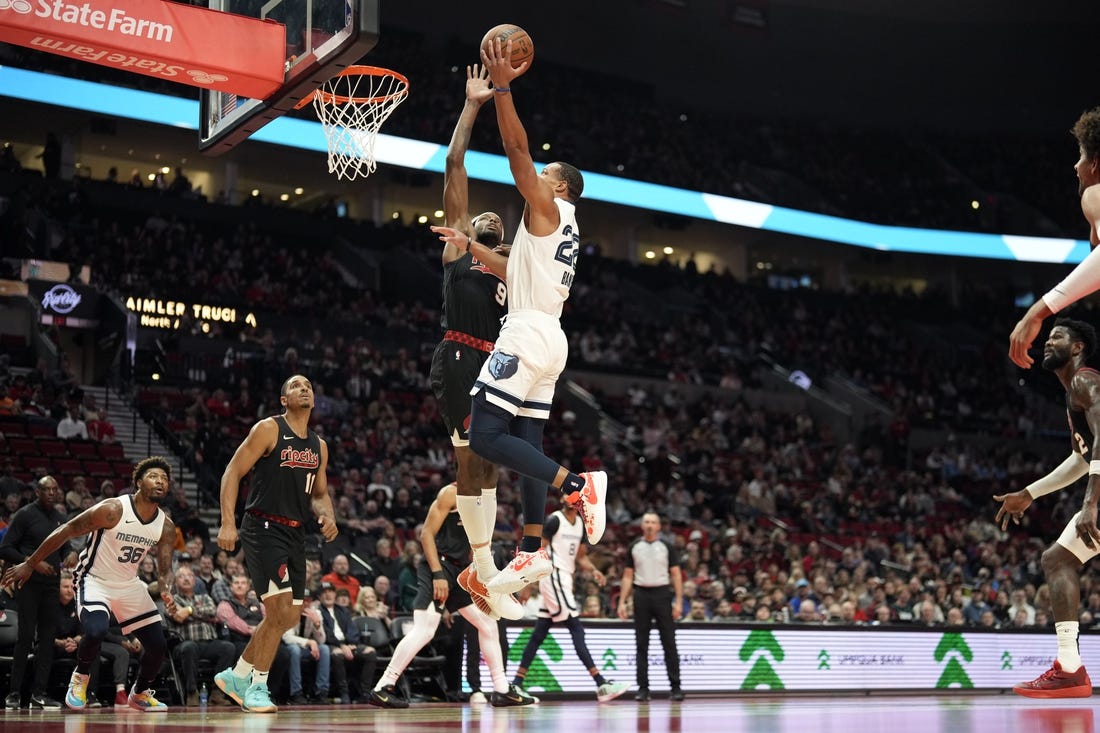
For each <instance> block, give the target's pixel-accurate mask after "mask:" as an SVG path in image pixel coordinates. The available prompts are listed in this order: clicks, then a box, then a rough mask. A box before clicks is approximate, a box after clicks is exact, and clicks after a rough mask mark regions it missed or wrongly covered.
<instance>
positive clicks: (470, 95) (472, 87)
mask: <svg viewBox="0 0 1100 733" xmlns="http://www.w3.org/2000/svg"><path fill="white" fill-rule="evenodd" d="M492 97H493V90H492V88H491V86H490V85H489V70H488V69H486V68H485V67H484V66H479V65H478V64H474V65H473V66H467V67H466V102H465V103H464V104H463V105H462V112H461V113H460V114H459V116H458V122H457V123H455V129H454V132H453V133H452V134H451V144H450V145H449V146H447V159H446V164H445V166H444V169H443V218H444V220H445V221H446V222H447V226H450V227H454V228H455V229H458V230H460V231H463V232H466V233H467V234H473V232H472V231H471V229H470V187H469V178H468V177H467V175H466V151H467V150H468V149H469V147H470V134H471V133H472V132H473V129H474V121H475V120H476V119H477V113H478V111H479V110H480V109H481V105H483V104H485V102H487V101H489V100H490V99H492ZM462 254H463V253H462V252H460V251H459V250H458V249H456V248H454V247H452V246H447V247H444V248H443V264H447V263H448V262H451V261H453V260H456V259H458V258H459V257H461V256H462Z"/></svg>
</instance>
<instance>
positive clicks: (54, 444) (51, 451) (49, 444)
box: [38, 440, 69, 456]
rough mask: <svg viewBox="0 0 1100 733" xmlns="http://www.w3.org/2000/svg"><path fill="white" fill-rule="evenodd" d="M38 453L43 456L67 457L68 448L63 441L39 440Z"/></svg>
mask: <svg viewBox="0 0 1100 733" xmlns="http://www.w3.org/2000/svg"><path fill="white" fill-rule="evenodd" d="M38 452H39V453H41V454H42V455H44V456H67V455H69V446H68V444H67V443H66V442H65V441H64V440H40V441H38Z"/></svg>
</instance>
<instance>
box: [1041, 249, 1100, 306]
mask: <svg viewBox="0 0 1100 733" xmlns="http://www.w3.org/2000/svg"><path fill="white" fill-rule="evenodd" d="M1097 289H1100V247H1097V248H1096V249H1094V250H1093V251H1092V252H1090V253H1089V255H1088V256H1087V257H1086V258H1085V259H1083V260H1081V262H1080V264H1078V265H1077V267H1075V268H1073V271H1072V272H1071V273H1070V274H1068V275H1066V278H1065V279H1064V280H1062V282H1060V283H1058V284H1057V285H1055V286H1054V287H1053V288H1052V289H1051V290H1050V292H1048V293H1047V294H1046V295H1044V296H1043V302H1044V303H1046V304H1047V308H1050V311H1051V313H1057V312H1059V311H1060V310H1062V309H1063V308H1065V307H1066V306H1068V305H1072V304H1073V303H1076V302H1077V301H1078V300H1080V299H1081V298H1083V297H1085V296H1086V295H1088V294H1089V293H1092V292H1094V291H1095V290H1097Z"/></svg>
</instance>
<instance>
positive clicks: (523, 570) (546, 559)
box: [485, 547, 554, 594]
mask: <svg viewBox="0 0 1100 733" xmlns="http://www.w3.org/2000/svg"><path fill="white" fill-rule="evenodd" d="M553 569H554V563H553V562H552V561H551V560H550V556H549V555H547V554H546V548H545V547H540V548H539V549H538V551H536V552H517V553H516V556H515V557H514V558H512V562H510V563H508V564H507V565H505V566H504V569H503V570H501V571H500V573H499V574H498V575H497V577H495V578H493V579H492V580H490V581H489V582H488V583H486V584H485V587H486V588H488V589H489V592H490V593H491V594H492V593H515V592H517V591H520V590H523V589H524V588H526V587H527V586H529V585H531V584H532V583H537V582H539V581H540V580H542V579H543V578H545V577H546V576H547V575H549V574H550V571H552V570H553Z"/></svg>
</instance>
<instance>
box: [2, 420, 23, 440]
mask: <svg viewBox="0 0 1100 733" xmlns="http://www.w3.org/2000/svg"><path fill="white" fill-rule="evenodd" d="M0 434H3V435H7V436H8V437H9V438H10V437H11V436H13V435H26V434H27V421H26V420H20V419H14V418H10V417H6V418H2V419H0Z"/></svg>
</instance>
